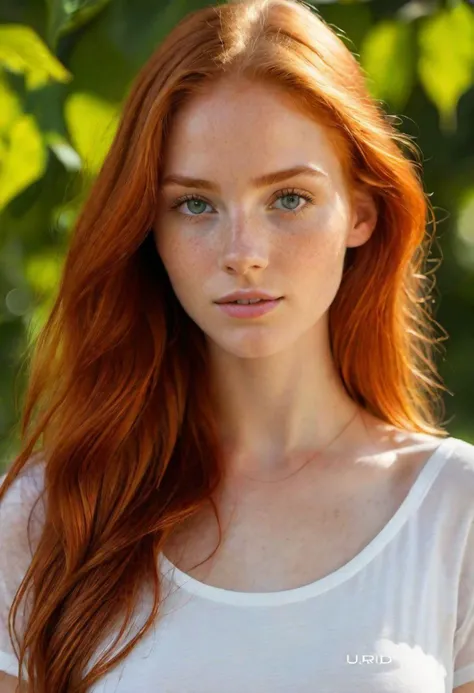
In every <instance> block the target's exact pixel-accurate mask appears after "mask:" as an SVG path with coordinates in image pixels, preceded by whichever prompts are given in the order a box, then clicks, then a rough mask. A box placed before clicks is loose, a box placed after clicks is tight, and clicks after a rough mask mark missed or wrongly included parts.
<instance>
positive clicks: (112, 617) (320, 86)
mask: <svg viewBox="0 0 474 693" xmlns="http://www.w3.org/2000/svg"><path fill="white" fill-rule="evenodd" d="M235 76H239V77H244V78H247V79H251V80H260V81H261V82H262V83H272V84H274V85H279V86H280V87H281V88H282V89H283V90H285V91H286V92H289V93H291V94H292V96H293V103H295V104H297V105H299V106H300V107H301V108H302V109H304V111H305V113H307V114H309V115H310V116H311V117H314V118H315V119H316V118H317V119H318V121H319V122H324V123H325V124H326V125H327V127H328V128H330V129H331V133H332V135H333V137H334V142H335V143H336V144H337V147H338V148H339V152H340V155H341V160H342V161H343V163H344V171H345V173H346V174H347V177H348V180H350V181H351V182H352V183H355V184H362V185H364V186H366V187H367V188H368V189H370V190H371V191H372V193H373V194H374V196H375V199H376V202H377V205H378V210H379V218H378V223H377V226H376V229H375V231H374V233H373V234H372V236H371V238H370V239H369V240H368V241H367V242H366V243H364V244H363V245H362V246H359V247H356V248H349V249H348V252H347V255H346V262H345V266H344V272H343V275H342V280H341V284H340V288H339V290H338V293H337V295H336V297H335V299H334V301H333V303H332V305H331V306H330V314H329V327H330V340H331V349H332V354H333V358H334V362H335V364H336V367H337V369H338V372H339V374H340V378H341V380H342V383H343V385H344V387H345V388H346V390H347V392H348V394H349V395H350V396H351V397H352V398H353V400H354V401H355V402H357V403H358V404H359V405H360V406H361V407H363V408H364V409H365V410H366V411H368V412H370V413H372V414H373V415H376V416H377V417H379V418H380V419H383V420H384V421H386V422H388V423H389V424H392V425H394V426H396V427H399V428H402V429H407V430H410V431H414V432H424V433H427V434H431V435H435V436H441V437H443V436H445V435H446V431H445V430H444V429H443V428H442V427H441V425H440V422H439V421H440V419H439V416H440V414H441V413H442V412H443V405H442V401H441V394H440V392H441V391H442V390H445V389H446V388H444V386H443V385H442V383H441V382H440V380H439V376H438V374H437V371H436V368H435V365H434V358H433V352H434V347H435V346H436V344H437V343H438V341H441V340H439V339H437V338H436V336H435V328H436V327H437V325H438V324H437V323H436V321H435V320H434V318H433V317H432V315H431V314H430V304H429V302H430V301H431V294H430V292H431V290H432V287H433V285H434V281H430V280H429V279H430V278H429V275H430V273H429V272H427V262H428V256H429V249H430V246H431V243H432V240H433V235H431V236H430V235H429V234H428V232H427V227H428V225H429V224H432V226H433V234H434V228H435V217H434V210H433V208H432V207H431V205H430V202H429V200H428V196H427V195H426V194H425V193H424V190H423V184H422V179H421V175H420V170H421V163H420V160H419V150H418V148H417V146H416V145H415V144H414V143H413V141H412V140H411V138H410V137H408V136H407V135H403V134H400V133H399V132H398V130H397V129H396V128H395V125H394V122H393V119H392V118H391V117H390V116H388V115H387V114H386V113H385V112H384V111H383V109H382V108H381V107H380V104H378V103H377V102H376V101H375V100H374V99H373V98H372V97H371V96H370V95H369V91H368V88H367V84H366V76H365V75H364V74H363V72H362V70H361V67H360V65H359V63H358V61H357V60H356V58H355V57H354V56H353V55H352V53H351V51H350V50H349V49H348V48H347V47H346V45H345V43H344V42H343V41H342V40H341V38H340V37H339V36H338V35H337V34H336V33H335V31H334V30H333V29H331V28H330V27H329V26H328V25H327V24H325V22H324V21H323V20H322V19H321V18H320V17H319V15H318V14H317V13H316V12H315V11H314V10H313V9H312V8H310V7H309V6H308V5H306V3H304V2H300V1H299V0H251V1H246V0H243V1H237V2H230V3H228V4H222V5H217V6H212V7H207V8H204V9H201V10H199V11H195V12H192V13H190V14H188V15H187V16H186V17H185V18H184V19H183V20H182V21H181V22H180V23H179V24H178V25H177V26H176V27H175V28H174V29H173V30H172V31H171V33H170V34H169V35H168V36H167V37H166V38H165V40H164V41H163V42H162V43H161V45H160V46H159V47H158V48H157V49H156V51H155V52H154V53H153V55H152V56H151V58H150V59H149V60H148V62H147V63H146V65H145V66H144V67H143V68H142V70H141V71H140V73H139V74H138V76H137V78H136V80H135V82H134V84H133V85H132V89H131V91H130V93H129V94H128V96H127V98H126V100H125V103H124V108H123V112H122V116H121V119H120V123H119V126H118V129H117V132H116V135H115V138H114V141H113V143H112V145H111V147H110V150H109V151H108V154H107V156H106V158H105V161H104V163H103V166H102V168H101V170H100V172H99V174H98V176H97V178H96V180H95V182H94V185H93V187H92V189H91V191H90V194H89V196H88V199H87V200H86V203H85V204H84V206H83V209H82V211H81V214H80V216H79V217H78V219H77V222H76V224H75V228H74V230H73V234H72V237H71V241H70V245H69V248H68V252H67V254H66V258H65V264H64V267H63V272H62V276H61V281H60V285H59V291H58V295H57V298H56V300H55V303H54V305H53V307H52V310H51V312H50V314H49V317H48V320H47V322H46V323H45V325H44V327H43V329H42V331H41V332H40V334H39V336H38V337H37V339H36V340H35V342H34V344H32V345H31V353H30V355H29V358H28V361H29V368H30V372H29V381H28V387H27V391H26V396H25V402H24V405H23V413H22V418H21V435H22V443H21V445H22V447H21V451H20V454H19V455H18V456H17V457H16V458H15V460H14V461H13V463H12V465H11V467H10V469H9V471H8V473H7V476H6V479H5V482H4V484H3V486H2V489H1V491H0V500H1V498H2V497H3V496H4V494H5V492H6V491H7V489H8V488H9V487H10V486H11V484H12V483H13V482H14V480H15V479H16V478H17V477H18V476H19V474H20V472H21V470H22V469H23V468H24V467H25V466H26V465H28V464H29V463H30V462H32V461H33V460H35V459H36V456H37V455H39V458H40V462H41V464H42V465H44V494H46V496H47V504H46V512H45V518H44V526H43V528H42V532H41V536H40V539H39V541H38V544H37V547H36V549H35V552H34V555H33V558H32V561H31V564H30V567H29V569H28V571H27V573H26V575H25V577H24V579H23V582H22V583H21V585H20V588H19V590H18V591H17V593H16V595H15V599H14V602H13V604H12V608H11V610H10V613H9V632H10V638H11V639H12V642H13V631H14V628H13V624H14V620H15V615H16V613H17V610H18V607H19V602H20V601H21V599H22V598H24V596H25V594H26V593H27V591H28V590H31V597H32V608H31V613H30V614H29V618H28V620H27V623H26V624H25V628H24V639H23V642H22V643H21V644H20V654H19V658H20V667H19V669H20V671H19V673H20V675H21V673H22V671H21V670H22V663H23V658H25V662H26V661H27V669H26V670H27V673H28V681H27V685H28V686H31V689H30V688H28V690H31V691H33V690H34V693H47V692H48V691H55V693H70V692H71V691H74V693H83V692H85V691H86V689H87V688H88V687H89V686H91V685H92V684H93V683H94V682H96V681H97V680H98V679H99V678H101V677H102V676H103V675H104V674H105V673H106V672H107V671H108V670H109V669H110V668H111V667H113V666H115V665H116V664H117V663H118V662H119V661H121V660H122V659H123V658H124V657H126V656H127V654H128V653H129V652H130V650H131V649H132V648H133V646H134V645H135V644H136V642H137V641H138V639H140V638H142V637H143V636H144V635H145V633H146V632H147V631H148V630H149V629H150V628H151V627H152V624H153V622H154V621H155V619H156V617H157V616H158V614H159V609H160V602H161V601H162V582H161V579H160V575H159V572H160V571H159V569H158V561H159V556H160V553H161V551H162V549H163V546H164V543H165V541H166V539H167V537H168V536H169V534H170V532H171V531H173V529H174V528H176V527H177V525H178V524H179V523H180V522H181V521H182V520H184V519H186V518H189V517H191V516H192V515H194V514H195V513H197V512H198V511H199V510H200V509H202V507H203V505H204V504H205V503H209V502H210V503H211V504H212V505H213V507H214V510H215V511H216V506H215V504H214V502H213V499H212V495H213V493H214V491H215V490H216V489H217V487H218V485H219V483H220V481H221V480H222V472H223V453H222V451H221V448H220V445H219V435H218V430H217V425H216V421H215V417H214V414H213V408H212V406H211V396H210V391H209V385H208V378H207V376H206V373H207V372H208V371H207V366H208V363H207V352H206V348H205V339H204V336H203V334H202V332H201V331H200V329H199V328H198V327H197V326H196V324H195V323H194V322H193V321H192V320H191V319H190V318H189V316H188V315H187V314H186V313H185V311H184V310H183V308H182V307H181V305H180V304H179V302H178V300H177V298H176V296H175V294H174V292H173V290H172V287H171V285H170V282H169V279H168V277H167V274H166V272H165V269H164V266H163V264H162V262H161V259H160V257H159V255H158V252H157V250H156V246H155V244H154V241H153V237H152V232H151V230H152V227H153V223H154V219H155V215H156V209H157V205H159V204H160V200H159V181H160V169H161V165H162V160H163V148H164V142H165V140H166V136H167V132H168V131H169V128H170V125H171V123H172V120H173V118H174V116H175V114H176V113H177V111H178V109H179V108H180V107H181V106H182V104H184V103H186V102H187V101H188V100H189V99H192V98H193V96H194V95H196V94H198V93H200V92H202V90H203V89H207V88H209V86H210V85H212V84H214V83H216V82H217V80H221V79H229V78H231V77H235ZM40 462H39V461H38V462H36V463H38V464H39V463H40ZM216 517H217V512H216ZM217 519H218V518H217ZM218 522H219V519H218ZM144 584H147V585H150V586H151V587H152V590H153V597H154V601H153V607H152V609H151V611H150V615H149V618H148V620H147V621H146V623H145V625H144V627H143V628H142V629H141V630H140V632H139V633H138V634H137V635H136V636H135V637H134V638H133V639H132V640H131V641H130V642H129V643H128V644H127V645H126V646H125V647H123V648H122V649H121V650H120V651H119V652H118V653H117V654H115V655H114V656H110V655H112V654H113V650H114V648H113V647H112V648H110V649H107V651H106V652H105V653H104V656H103V657H102V658H101V659H100V660H99V661H98V662H97V664H96V665H95V666H94V667H93V668H92V669H91V670H90V671H89V672H88V674H87V675H85V676H84V670H85V668H86V666H87V663H88V662H89V661H90V659H91V657H92V655H93V653H94V652H95V650H96V648H97V647H98V645H99V643H100V642H101V641H102V640H103V638H104V637H105V635H106V632H107V627H108V625H110V624H111V623H112V622H117V621H118V622H119V623H121V624H122V625H121V628H120V631H119V634H118V636H117V639H116V640H115V641H114V643H113V644H114V646H115V645H116V644H118V643H119V642H120V641H121V640H120V639H121V637H122V636H123V634H124V632H125V631H126V628H127V626H128V625H129V624H130V619H131V617H132V615H133V612H134V609H135V607H136V606H137V601H138V594H139V590H140V589H141V587H142V586H143V585H144ZM15 637H16V638H17V635H16V632H15ZM17 639H18V638H17Z"/></svg>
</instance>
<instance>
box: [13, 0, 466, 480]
mask: <svg viewBox="0 0 474 693" xmlns="http://www.w3.org/2000/svg"><path fill="white" fill-rule="evenodd" d="M207 4H209V2H202V1H199V0H15V2H12V0H0V471H1V470H2V468H4V467H5V465H6V464H8V463H9V461H10V460H11V458H12V456H13V455H14V454H15V452H16V451H17V449H18V421H19V416H20V411H21V402H22V393H23V391H24V386H25V376H26V360H25V348H26V346H27V344H28V342H29V340H31V339H32V338H33V337H34V335H35V334H37V331H38V329H39V327H40V326H41V324H42V321H43V320H44V318H45V316H46V315H47V312H48V310H49V308H50V306H51V303H52V299H53V296H54V294H55V291H56V290H57V287H58V279H59V276H60V271H61V266H62V261H63V257H64V252H65V249H66V247H67V244H68V238H69V234H70V232H71V228H72V226H73V223H74V220H75V218H76V217H77V214H78V211H79V209H80V207H81V205H82V204H83V202H84V199H85V197H86V195H87V191H88V189H89V187H90V184H91V181H92V180H93V178H94V176H95V175H96V174H97V171H98V170H99V167H100V164H101V161H102V160H103V157H104V155H105V153H106V151H107V148H108V146H109V145H110V142H111V138H112V136H113V134H114V130H115V127H116V124H117V118H118V116H119V114H120V109H121V104H122V103H123V99H124V97H125V95H126V93H127V91H128V89H129V88H130V85H131V82H132V81H133V78H134V77H135V75H136V74H137V71H138V70H139V68H140V67H141V66H142V65H143V63H144V62H145V61H146V60H147V58H148V57H149V56H150V54H151V53H152V51H153V50H154V48H155V47H156V46H157V45H158V44H159V43H160V41H161V40H162V38H163V37H164V36H165V35H166V34H167V33H168V32H169V31H170V30H171V29H172V28H173V26H174V25H175V24H176V23H177V22H178V21H179V20H180V19H181V18H182V17H183V16H184V15H185V14H186V13H187V12H189V11H191V10H194V9H197V8H199V7H202V6H204V5H207ZM315 4H316V7H317V9H318V11H319V12H320V14H321V15H322V16H323V17H324V18H325V19H326V20H327V21H328V22H329V23H330V24H332V25H333V26H334V27H336V28H337V31H338V33H339V34H340V35H341V37H342V38H343V40H344V41H345V42H346V44H347V45H348V47H349V48H350V50H352V51H353V52H354V53H355V54H356V55H357V56H358V58H359V59H360V61H361V63H362V66H363V68H364V70H365V73H366V75H367V82H368V86H369V89H370V91H371V92H372V94H373V95H374V97H375V98H376V99H377V100H379V102H380V103H381V105H382V106H383V107H384V108H385V109H386V110H387V112H389V113H391V114H394V115H396V116H397V118H396V123H397V127H398V128H399V129H400V130H401V131H403V132H406V133H408V134H409V135H411V136H412V137H413V138H414V139H415V141H416V142H417V144H418V145H419V146H420V148H421V150H422V152H423V157H424V180H425V190H426V192H427V193H429V194H430V196H431V201H432V203H433V205H434V207H435V210H436V216H437V220H438V225H437V241H436V243H435V244H434V245H433V250H432V261H433V270H435V269H436V266H437V264H439V262H440V261H442V263H441V266H440V269H438V270H437V271H436V275H435V276H436V285H435V289H434V290H433V295H434V296H435V305H434V315H435V317H436V319H437V321H438V322H440V323H441V325H442V326H443V328H444V329H445V330H446V332H447V335H449V339H447V340H446V341H444V342H443V344H442V346H441V347H440V348H439V349H438V357H437V358H438V365H439V369H440V373H441V376H442V378H443V380H444V382H445V385H446V387H447V388H448V393H447V394H446V395H445V405H446V415H447V419H448V426H447V427H448V430H449V432H450V433H451V435H455V436H458V437H461V438H464V439H465V440H468V441H470V442H474V420H473V411H474V409H473V406H472V403H471V396H472V395H473V394H474V363H473V360H474V9H473V6H472V4H470V3H469V2H466V1H464V0H459V1H454V2H441V1H440V2H436V1H433V2H423V1H422V0H418V1H415V0H413V1H411V2H401V1H395V0H374V1H372V2H370V1H368V2H360V1H355V2H327V1H326V2H324V3H315Z"/></svg>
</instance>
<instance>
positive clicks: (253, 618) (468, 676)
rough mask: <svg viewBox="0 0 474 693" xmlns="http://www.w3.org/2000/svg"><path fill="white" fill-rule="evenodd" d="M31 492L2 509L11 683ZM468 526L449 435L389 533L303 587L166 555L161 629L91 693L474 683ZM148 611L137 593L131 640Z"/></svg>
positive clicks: (385, 689) (417, 691) (439, 692)
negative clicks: (235, 578) (228, 586)
mask: <svg viewBox="0 0 474 693" xmlns="http://www.w3.org/2000/svg"><path fill="white" fill-rule="evenodd" d="M1 480H2V478H0V481H1ZM40 486H41V470H40V468H39V467H38V470H37V471H36V472H34V474H33V472H30V473H29V474H28V475H26V474H25V475H23V476H22V477H21V479H20V480H18V481H17V482H16V484H15V487H14V488H12V489H10V491H9V493H8V494H7V497H6V499H5V500H4V502H3V503H2V504H0V527H1V531H0V557H1V570H0V670H3V671H5V672H7V673H9V674H13V675H17V674H18V662H17V659H16V657H15V655H14V654H13V650H12V648H11V645H10V643H9V638H8V633H7V630H6V625H5V614H6V610H7V608H8V606H9V604H10V603H11V600H12V598H13V595H12V590H13V588H14V586H15V585H17V584H19V582H20V579H21V576H22V573H23V572H24V570H25V565H26V564H27V563H28V556H29V555H31V554H29V552H28V551H25V542H24V532H25V524H26V521H25V518H26V517H27V515H28V512H29V509H30V508H31V504H32V499H33V498H34V497H35V494H36V495H37V491H38V489H39V487H40ZM473 520H474V446H473V445H470V444H468V443H467V442H464V441H462V440H460V439H458V438H453V437H451V438H447V439H445V440H444V441H443V442H442V443H441V444H440V447H439V448H438V449H437V450H436V451H435V453H433V454H432V455H431V457H430V458H429V460H428V461H427V462H426V464H425V465H424V467H423V469H422V470H421V472H420V473H419V475H418V478H417V479H416V481H415V483H414V484H413V486H412V488H411V489H410V492H409V493H408V495H407V497H406V498H405V500H404V502H403V503H402V505H401V506H400V507H399V509H398V510H397V512H396V513H395V515H394V516H393V517H392V519H391V520H390V522H389V523H388V524H387V525H386V526H385V527H384V529H383V530H382V531H381V532H380V533H379V534H378V535H377V536H376V537H375V538H374V539H373V540H372V541H371V542H370V543H369V544H368V545H367V546H366V547H365V548H364V549H363V550H362V551H361V552H360V553H359V554H358V555H357V556H355V558H353V559H352V560H350V561H349V562H348V563H347V564H346V565H344V566H343V567H341V568H339V569H338V570H336V571H334V572H333V573H331V574H330V575H328V576H326V577H324V578H322V579H320V580H317V581H316V582H314V583H312V584H310V585H305V586H303V587H299V588H296V589H291V590H286V591H281V592H267V593H246V592H234V591H229V590H223V589H218V588H216V587H211V586H209V585H205V584H203V583H201V582H198V581H197V580H195V579H193V578H190V577H189V576H186V575H185V574H184V573H182V572H181V571H179V570H178V569H175V568H174V567H173V566H172V565H171V564H170V563H169V562H168V561H167V559H165V557H164V556H162V557H161V568H162V571H163V574H164V581H163V585H164V592H165V595H166V598H165V601H164V603H163V605H162V607H161V616H160V618H159V619H158V622H157V623H155V624H154V627H153V629H152V630H151V631H150V632H149V633H148V634H147V636H146V637H145V639H144V640H142V641H141V642H140V643H139V644H138V645H137V646H136V647H135V649H134V650H133V651H132V652H131V653H130V654H129V655H128V657H127V658H126V659H125V661H124V662H122V663H120V664H118V665H117V666H116V667H115V668H114V669H113V670H112V671H111V672H109V673H108V674H107V675H106V676H105V677H103V678H102V679H101V680H100V681H99V682H97V683H96V684H95V685H94V686H92V688H90V693H150V691H153V692H154V693H242V692H243V691H245V692H246V693H290V691H291V693H314V692H315V691H317V693H451V692H452V690H453V688H455V687H456V686H460V685H462V684H464V683H467V682H469V681H474V523H473ZM310 550H311V547H310V546H309V547H308V551H310ZM150 605H151V597H150V595H149V594H148V593H146V592H145V591H144V592H143V597H142V601H141V604H140V610H138V611H137V613H136V618H135V626H136V629H135V630H133V629H132V632H131V633H130V637H132V636H133V635H134V634H135V633H136V632H137V630H138V627H139V626H141V625H142V624H143V623H144V621H145V619H146V615H147V614H148V613H149V609H150ZM178 607H179V608H178ZM112 639H113V636H112V637H111V638H107V639H105V641H104V643H103V645H102V647H101V648H100V652H96V654H95V655H94V657H93V661H91V662H90V663H89V666H88V670H89V669H90V668H91V667H92V664H93V663H94V662H95V661H97V658H98V656H99V654H100V653H102V652H103V650H104V648H105V647H106V646H107V645H109V644H110V643H111V642H112Z"/></svg>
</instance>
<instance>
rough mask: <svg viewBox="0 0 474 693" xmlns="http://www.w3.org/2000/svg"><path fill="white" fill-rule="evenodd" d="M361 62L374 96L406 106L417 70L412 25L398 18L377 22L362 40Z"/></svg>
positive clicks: (392, 103)
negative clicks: (396, 19)
mask: <svg viewBox="0 0 474 693" xmlns="http://www.w3.org/2000/svg"><path fill="white" fill-rule="evenodd" d="M360 62H361V64H362V67H363V68H364V70H365V71H366V72H367V74H368V78H369V84H368V86H369V88H370V90H371V92H372V94H373V96H374V97H375V98H376V99H382V100H383V101H387V102H389V104H390V105H391V106H392V107H393V108H394V109H396V110H401V109H403V108H404V106H405V105H406V102H407V101H408V98H409V96H410V94H411V91H412V88H413V84H414V81H415V74H416V60H415V34H414V29H413V25H412V24H408V23H406V22H401V21H395V20H387V21H383V22H379V23H378V24H375V25H374V27H373V28H372V29H371V30H370V31H369V33H368V34H367V36H366V37H365V39H364V41H363V42H362V47H361V54H360Z"/></svg>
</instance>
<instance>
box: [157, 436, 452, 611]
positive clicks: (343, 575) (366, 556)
mask: <svg viewBox="0 0 474 693" xmlns="http://www.w3.org/2000/svg"><path fill="white" fill-rule="evenodd" d="M453 440H454V439H453V437H452V436H449V437H447V438H443V439H442V441H441V443H440V444H439V445H438V447H437V448H436V449H435V450H434V451H433V452H432V453H431V455H430V456H429V457H428V459H427V460H426V462H425V464H424V465H423V467H422V468H421V470H420V472H419V473H418V476H417V477H416V479H415V481H414V482H413V484H412V486H411V488H410V490H409V491H408V493H407V495H406V496H405V498H404V500H403V501H402V503H401V505H399V507H398V508H397V510H396V511H395V513H394V514H393V515H392V517H391V518H390V520H389V521H388V522H387V523H386V524H385V525H384V527H383V528H382V529H381V530H380V532H378V534H377V535H376V536H375V537H374V538H373V539H372V540H371V541H370V542H369V543H368V544H367V545H366V546H365V547H364V548H363V549H362V550H361V551H359V553H358V554H356V555H355V556H354V557H353V558H351V559H350V560H349V561H348V562H347V563H345V564H344V565H343V566H341V567H339V568H337V569H336V570H334V571H333V572H331V573H329V574H328V575H325V576H324V577H322V578H319V579H318V580H315V581H314V582H311V583H309V584H307V585H302V586H300V587H294V588H290V589H287V590H279V591H275V592H239V591H237V590H228V589H224V588H222V587H215V586H214V585H207V584H206V583H204V582H201V581H200V580H197V579H196V578H194V577H192V576H191V575H189V574H188V573H185V572H183V571H182V570H180V569H179V568H178V567H177V566H175V565H174V564H173V563H172V562H171V561H170V560H169V559H168V558H167V557H166V556H165V555H164V554H163V552H161V553H160V555H159V558H160V562H161V568H162V569H164V570H166V571H167V572H166V573H165V577H167V579H168V580H171V582H172V583H174V584H175V585H177V586H178V587H180V588H182V589H184V590H185V591H186V592H190V593H191V594H194V595H195V596H198V597H202V598H204V599H208V600H211V601H214V602H221V603H224V604H230V605H233V606H280V605H283V604H291V603H295V602H300V601H304V600H306V599H309V598H311V597H315V596H317V595H320V594H322V593H323V592H327V591H328V590H329V589H332V588H334V587H336V586H337V585H340V584H341V583H343V582H345V581H346V580H348V579H349V578H351V577H352V576H353V575H355V574H356V573H357V572H359V571H360V570H361V569H362V568H364V567H365V566H366V565H367V564H368V563H370V561H372V560H373V559H374V558H375V557H376V556H377V555H378V554H379V553H380V552H381V550H382V549H383V548H384V547H385V546H386V545H387V544H388V543H389V542H390V541H391V540H392V539H393V538H394V537H395V536H396V534H397V533H398V532H399V531H400V529H401V528H402V526H403V525H404V524H405V522H406V521H407V520H408V518H409V516H410V514H411V513H412V512H413V511H414V510H416V509H417V508H418V507H419V506H420V505H421V503H422V501H423V499H424V498H425V496H426V494H427V493H428V491H429V489H430V488H431V486H432V484H433V483H434V481H435V479H436V477H437V476H438V474H439V472H440V471H441V469H442V467H443V466H444V464H445V463H446V462H447V460H448V459H449V457H450V456H451V454H452V452H453ZM445 453H446V454H445ZM170 574H171V575H170Z"/></svg>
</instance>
